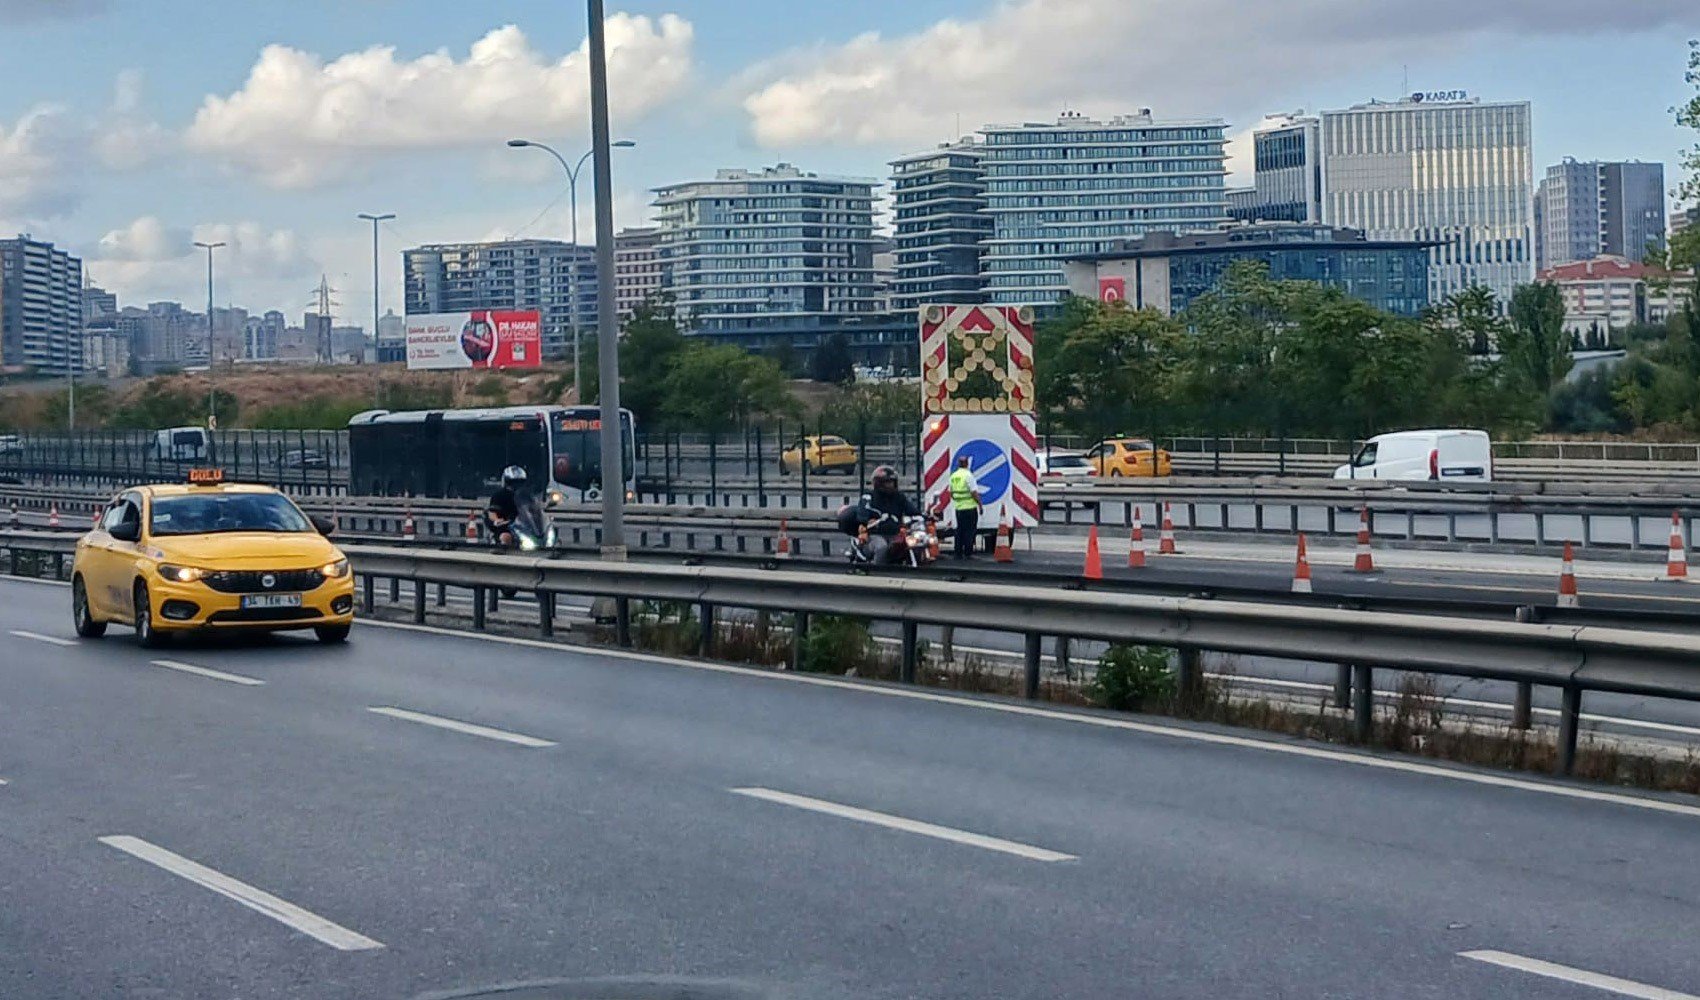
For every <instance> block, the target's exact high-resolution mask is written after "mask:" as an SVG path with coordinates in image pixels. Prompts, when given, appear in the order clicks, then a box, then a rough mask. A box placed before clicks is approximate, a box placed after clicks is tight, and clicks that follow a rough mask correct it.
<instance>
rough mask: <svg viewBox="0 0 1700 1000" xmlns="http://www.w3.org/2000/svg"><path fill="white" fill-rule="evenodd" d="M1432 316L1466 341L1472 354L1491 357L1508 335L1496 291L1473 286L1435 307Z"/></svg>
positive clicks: (1481, 286) (1454, 294)
mask: <svg viewBox="0 0 1700 1000" xmlns="http://www.w3.org/2000/svg"><path fill="white" fill-rule="evenodd" d="M1431 316H1432V317H1433V318H1434V319H1435V320H1437V321H1438V322H1441V323H1444V324H1448V325H1450V326H1452V327H1453V328H1454V329H1456V330H1457V331H1458V332H1459V333H1460V334H1462V335H1463V337H1464V342H1465V344H1467V345H1468V346H1469V350H1470V353H1471V354H1487V353H1489V352H1491V351H1493V350H1494V348H1496V347H1497V346H1498V345H1499V341H1500V338H1501V337H1502V336H1503V335H1504V334H1505V328H1506V323H1505V318H1504V317H1503V316H1501V315H1500V314H1499V300H1498V299H1497V298H1495V297H1494V294H1493V289H1491V288H1487V287H1485V286H1483V285H1472V286H1470V287H1469V288H1466V289H1464V290H1463V291H1461V292H1455V293H1453V294H1452V295H1450V296H1448V297H1447V299H1446V301H1445V302H1443V303H1441V304H1440V305H1439V306H1437V307H1435V309H1434V310H1433V311H1432V313H1431Z"/></svg>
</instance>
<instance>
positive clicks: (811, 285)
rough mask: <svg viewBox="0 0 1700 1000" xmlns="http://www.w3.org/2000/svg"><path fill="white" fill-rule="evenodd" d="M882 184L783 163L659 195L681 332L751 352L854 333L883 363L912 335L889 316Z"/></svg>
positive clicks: (665, 285) (860, 348)
mask: <svg viewBox="0 0 1700 1000" xmlns="http://www.w3.org/2000/svg"><path fill="white" fill-rule="evenodd" d="M874 187H875V184H874V182H873V181H871V180H863V179H859V178H850V177H823V176H820V175H818V174H813V173H809V172H806V171H803V170H799V169H797V168H796V167H794V166H792V165H791V164H789V163H780V164H778V165H776V166H772V167H764V168H762V169H760V170H739V169H732V170H721V171H719V172H718V173H717V174H716V175H715V177H714V179H713V180H701V181H686V182H684V183H680V184H670V185H667V186H665V187H661V188H657V189H656V190H655V218H656V223H657V225H659V226H660V229H661V234H660V235H661V246H660V250H661V286H662V290H663V291H664V292H665V293H666V294H668V295H670V296H671V297H672V299H673V305H674V309H675V310H676V315H677V316H678V317H679V321H680V325H681V328H683V329H684V330H685V331H686V332H687V333H689V334H691V335H694V336H701V337H711V338H714V339H716V340H719V341H722V342H725V343H734V344H738V345H740V346H743V347H746V348H749V349H752V350H768V349H772V348H776V347H778V346H780V345H781V344H789V345H790V346H791V347H792V348H794V349H798V350H800V351H804V352H806V351H808V350H809V349H811V348H813V347H814V346H816V345H817V344H819V343H820V342H821V341H822V340H824V339H825V338H827V337H830V336H832V335H834V334H840V333H841V334H843V335H844V336H845V337H846V338H847V339H848V340H849V341H850V343H851V346H852V348H853V349H855V350H856V351H857V352H858V353H859V354H861V355H862V356H867V357H878V358H879V359H880V360H881V361H884V360H885V358H886V356H887V355H888V354H890V353H891V351H893V350H895V345H896V344H898V343H899V342H900V341H901V340H902V338H903V335H904V334H907V339H908V342H909V343H913V341H914V338H915V336H916V334H915V332H914V331H913V330H909V329H908V328H907V327H902V328H899V326H898V325H897V324H895V323H894V321H893V320H892V318H891V317H890V316H889V314H881V313H880V312H879V311H878V307H879V287H878V285H877V283H876V282H875V280H874V262H873V252H874V244H875V240H874Z"/></svg>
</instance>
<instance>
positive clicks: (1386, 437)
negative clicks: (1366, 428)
mask: <svg viewBox="0 0 1700 1000" xmlns="http://www.w3.org/2000/svg"><path fill="white" fill-rule="evenodd" d="M1334 478H1335V479H1398V480H1405V481H1412V480H1417V481H1421V480H1427V481H1429V482H1444V483H1488V482H1492V481H1493V442H1492V441H1491V440H1489V439H1488V436H1487V432H1486V431H1470V430H1430V431H1399V432H1397V433H1393V434H1377V435H1376V436H1375V437H1372V438H1370V439H1369V440H1368V441H1365V442H1364V444H1363V447H1362V448H1359V449H1358V453H1357V454H1356V455H1354V456H1352V461H1351V462H1350V463H1349V464H1347V465H1342V466H1340V467H1339V468H1338V469H1335V470H1334Z"/></svg>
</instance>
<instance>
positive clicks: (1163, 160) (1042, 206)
mask: <svg viewBox="0 0 1700 1000" xmlns="http://www.w3.org/2000/svg"><path fill="white" fill-rule="evenodd" d="M1225 129H1226V124H1225V123H1224V122H1222V121H1220V120H1217V119H1209V120H1205V119H1198V120H1188V121H1159V120H1157V119H1155V118H1153V117H1152V115H1151V112H1150V110H1149V109H1144V110H1142V111H1141V112H1140V113H1139V114H1137V115H1121V116H1117V117H1115V118H1111V119H1109V120H1107V121H1096V120H1093V119H1089V118H1086V117H1084V116H1082V115H1079V114H1076V113H1074V112H1065V113H1064V114H1063V115H1061V116H1060V117H1059V118H1058V119H1057V120H1056V122H1055V123H1054V124H1044V123H1032V122H1029V123H1026V124H1022V125H988V126H987V127H986V128H985V129H984V130H983V131H984V133H985V136H986V145H985V155H984V158H983V161H982V162H983V164H984V166H985V171H986V203H987V208H986V211H987V214H988V215H989V216H990V217H991V220H992V232H991V235H990V237H989V238H988V239H987V240H986V242H985V252H984V254H983V256H982V258H981V275H982V277H983V287H984V289H985V295H986V299H987V301H989V302H993V303H1002V304H1011V305H1019V304H1033V305H1037V306H1040V307H1046V306H1049V305H1052V304H1055V303H1057V302H1059V301H1060V300H1061V299H1062V298H1063V296H1065V295H1066V294H1068V283H1067V281H1066V280H1065V279H1064V277H1063V269H1062V264H1061V259H1062V258H1064V257H1073V256H1078V255H1080V254H1089V253H1098V252H1102V251H1106V250H1110V249H1112V248H1113V247H1114V246H1115V245H1116V244H1117V243H1118V241H1121V240H1126V239H1132V238H1134V237H1138V236H1142V235H1144V234H1145V233H1147V232H1153V231H1156V230H1160V229H1164V230H1174V231H1179V232H1185V231H1189V230H1198V229H1209V228H1214V227H1216V226H1219V225H1221V224H1222V223H1225V222H1228V221H1229V216H1228V202H1227V195H1226V177H1227V170H1226V166H1225V154H1224V148H1225V137H1224V131H1225Z"/></svg>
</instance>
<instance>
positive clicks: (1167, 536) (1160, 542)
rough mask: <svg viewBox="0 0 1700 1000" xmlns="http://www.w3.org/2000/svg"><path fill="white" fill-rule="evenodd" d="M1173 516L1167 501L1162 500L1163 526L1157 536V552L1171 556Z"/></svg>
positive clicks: (1173, 535) (1173, 546) (1172, 550)
mask: <svg viewBox="0 0 1700 1000" xmlns="http://www.w3.org/2000/svg"><path fill="white" fill-rule="evenodd" d="M1175 551H1176V550H1175V518H1174V512H1173V511H1172V510H1171V509H1170V507H1169V501H1167V500H1164V501H1163V527H1162V530H1161V533H1160V534H1158V536H1157V553H1158V554H1159V555H1165V556H1172V555H1174V554H1175Z"/></svg>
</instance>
